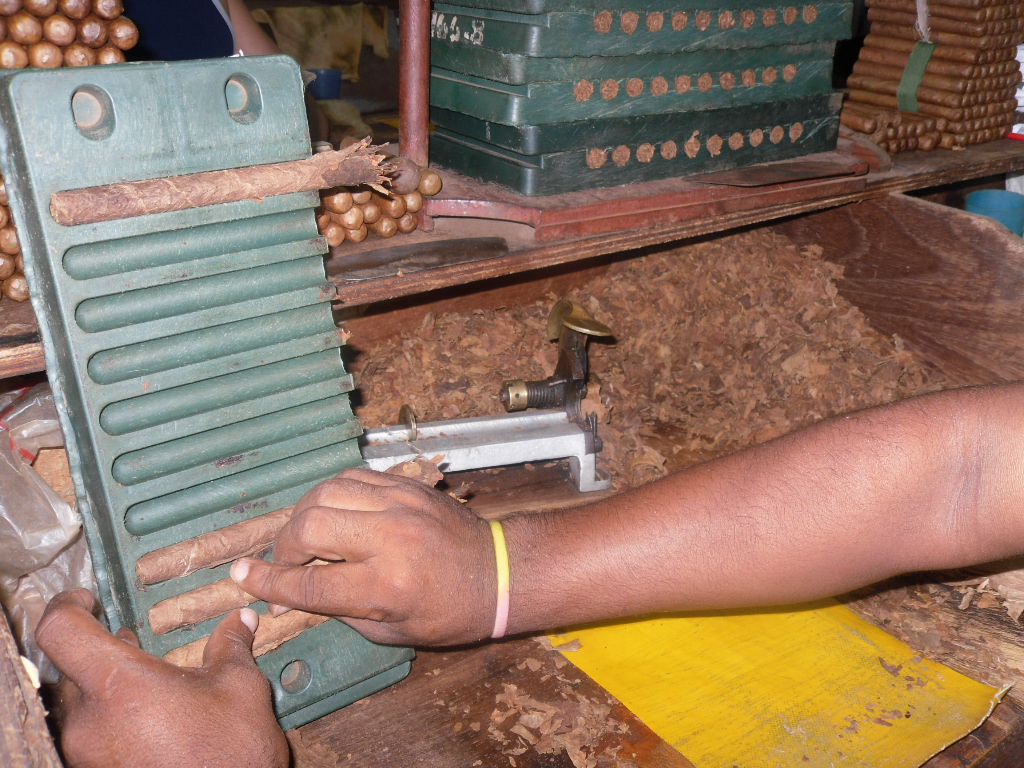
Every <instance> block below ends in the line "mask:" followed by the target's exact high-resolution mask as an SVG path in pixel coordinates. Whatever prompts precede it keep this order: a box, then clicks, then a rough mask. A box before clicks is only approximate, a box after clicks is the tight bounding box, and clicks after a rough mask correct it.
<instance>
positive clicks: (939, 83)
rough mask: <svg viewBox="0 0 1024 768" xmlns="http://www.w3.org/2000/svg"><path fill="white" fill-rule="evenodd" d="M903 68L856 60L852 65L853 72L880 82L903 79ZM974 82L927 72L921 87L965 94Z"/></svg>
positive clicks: (922, 79)
mask: <svg viewBox="0 0 1024 768" xmlns="http://www.w3.org/2000/svg"><path fill="white" fill-rule="evenodd" d="M903 71H904V70H903V68H901V67H892V66H888V65H885V64H876V63H875V62H872V61H864V60H861V59H858V60H857V63H856V64H854V65H853V72H854V74H857V75H863V76H865V77H874V78H878V79H881V80H891V81H895V82H897V83H898V82H899V81H900V80H901V79H902V77H903ZM972 82H974V81H972V80H969V79H967V78H964V77H947V76H946V75H933V74H929V73H928V72H927V70H926V71H925V73H924V76H923V77H922V78H921V85H923V86H925V87H927V88H938V89H940V90H943V91H949V92H950V93H967V91H968V88H969V86H970V84H971V83H972Z"/></svg>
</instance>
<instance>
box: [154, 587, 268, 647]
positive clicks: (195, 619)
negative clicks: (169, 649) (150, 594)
mask: <svg viewBox="0 0 1024 768" xmlns="http://www.w3.org/2000/svg"><path fill="white" fill-rule="evenodd" d="M254 602H256V598H255V597H253V596H252V595H250V594H249V593H248V592H246V591H245V590H243V589H242V588H241V587H239V586H238V585H237V584H235V582H233V581H232V580H231V579H221V580H220V581H215V582H213V583H212V584H207V585H206V586H205V587H200V588H199V589H193V590H192V591H191V592H184V593H182V594H180V595H175V596H174V597H170V598H168V599H166V600H161V601H160V602H159V603H157V604H156V605H154V606H153V607H152V608H150V609H149V627H150V629H152V630H153V634H154V635H164V634H167V633H168V632H170V631H171V630H174V629H178V627H184V626H187V625H189V624H199V623H201V622H203V621H206V620H207V619H213V618H216V617H217V616H223V615H224V614H225V613H227V612H228V611H233V610H235V608H244V607H245V606H247V605H249V604H250V603H254Z"/></svg>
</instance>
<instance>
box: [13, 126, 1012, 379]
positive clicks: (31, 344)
mask: <svg viewBox="0 0 1024 768" xmlns="http://www.w3.org/2000/svg"><path fill="white" fill-rule="evenodd" d="M1021 170H1024V146H1021V144H1020V143H1019V142H1015V141H1010V140H1002V141H996V142H990V143H988V144H981V145H978V146H974V147H970V148H968V149H966V150H964V151H961V152H951V151H938V150H937V151H934V152H906V153H902V154H900V155H898V156H897V157H896V158H895V160H894V165H893V168H892V169H891V170H889V171H886V172H883V173H877V174H871V175H869V176H868V177H867V183H866V186H865V188H864V189H861V190H859V191H847V192H844V193H838V194H830V193H829V192H830V190H829V189H827V188H822V189H819V194H820V195H821V197H818V198H814V199H808V200H801V201H798V202H781V203H779V204H777V205H770V204H769V205H764V206H762V207H760V208H755V209H753V210H748V211H739V212H732V213H726V214H724V215H721V214H719V213H716V212H715V211H714V210H712V211H711V213H710V214H705V215H704V216H701V217H700V218H697V219H691V220H687V221H675V222H660V221H657V220H655V221H650V218H649V217H645V216H642V215H641V214H639V213H637V214H635V216H634V217H633V218H629V217H625V221H624V222H623V226H631V227H633V229H631V230H626V231H621V232H615V233H607V234H599V235H592V236H586V237H581V238H580V239H579V240H574V241H571V242H555V243H549V244H544V245H537V243H536V242H534V241H533V240H532V233H530V234H529V235H528V234H522V233H521V234H520V235H519V239H518V240H515V239H514V238H512V237H509V238H508V239H509V245H510V248H511V249H512V253H510V254H509V255H508V256H506V257H502V258H498V259H491V260H486V261H480V262H476V263H469V264H458V265H452V266H443V267H438V268H437V269H433V270H430V271H427V272H416V273H411V274H397V273H396V274H394V275H392V276H391V277H382V278H380V279H378V280H374V281H372V283H370V284H366V285H358V286H352V287H350V288H348V289H346V290H345V291H342V292H340V293H339V301H340V302H341V304H342V305H343V306H346V307H357V306H364V305H368V304H373V303H377V302H380V301H385V300H389V299H396V298H400V297H404V296H412V295H416V294H421V293H427V292H430V291H436V290H439V289H443V288H450V287H452V286H457V285H467V284H471V283H474V282H478V281H481V280H488V279H491V278H496V277H501V276H505V275H510V274H515V273H518V272H527V271H533V270H541V269H546V268H549V267H554V266H558V265H562V264H568V263H571V262H577V261H583V260H587V259H594V258H595V257H598V256H603V255H607V254H629V253H631V252H638V251H639V249H642V248H645V247H650V246H657V245H660V244H663V243H670V242H674V241H677V240H682V239H686V238H692V237H699V236H702V235H707V234H711V233H715V232H723V231H727V230H729V229H734V228H738V227H743V226H748V225H751V224H758V223H762V222H765V221H772V220H775V219H781V218H783V217H788V216H794V215H798V214H802V213H807V212H810V211H816V210H822V209H826V208H830V207H834V206H839V205H843V204H845V203H850V202H858V201H862V200H867V199H872V198H875V197H881V196H884V195H887V194H890V193H893V192H904V191H907V190H913V189H927V188H932V187H938V186H941V185H944V184H952V183H957V182H962V181H967V180H970V179H976V178H983V177H988V176H994V175H998V174H1003V173H1009V172H1013V171H1021ZM447 183H448V184H449V185H453V184H455V183H456V182H455V180H454V179H450V180H448V181H447ZM652 184H654V185H659V184H671V182H652ZM694 186H696V185H694ZM714 189H715V188H712V190H714ZM499 192H500V191H499ZM663 192H664V191H663V190H662V189H661V188H660V187H657V186H655V187H651V194H652V195H658V194H663ZM832 192H835V190H834V189H833V190H832ZM574 194H577V195H579V196H580V198H579V201H580V202H579V205H580V206H584V205H588V204H594V205H599V204H601V203H603V202H604V201H606V200H608V199H610V198H609V196H610V195H614V194H619V195H621V194H622V192H621V190H618V191H616V190H590V191H587V192H581V193H574ZM704 194H706V195H711V198H709V199H713V198H714V195H715V194H723V193H720V192H717V191H716V192H712V191H711V190H708V189H706V188H705V191H704ZM523 200H524V198H521V197H518V196H515V195H512V194H511V193H504V194H503V195H502V194H498V195H497V196H496V199H494V200H492V201H491V202H490V205H491V206H492V208H493V206H495V205H497V204H500V205H501V206H503V207H504V212H503V213H502V214H501V215H503V216H505V217H506V218H508V219H513V220H515V219H517V217H521V216H522V215H523V213H522V202H523ZM541 203H542V204H544V201H541ZM648 205H649V206H650V205H651V204H650V202H648ZM655 205H656V203H655ZM531 210H532V211H533V213H531V214H529V215H530V216H532V217H533V219H532V223H535V224H536V223H539V222H540V221H541V217H542V215H543V214H544V210H543V209H542V208H535V209H531ZM519 220H522V219H521V218H520V219H519ZM440 221H445V220H443V219H442V220H440ZM502 226H505V227H506V228H507V227H508V226H509V225H502V224H499V223H492V224H488V225H486V226H484V227H482V226H481V222H480V221H478V220H473V219H471V220H468V221H455V220H452V222H451V225H450V226H449V227H448V228H447V230H446V233H447V236H450V237H458V236H467V235H466V234H461V235H460V233H464V232H467V231H468V232H470V233H472V235H474V236H480V235H485V234H489V233H491V232H492V231H494V230H497V229H501V228H502ZM439 228H440V226H439ZM522 229H523V228H520V230H522ZM431 236H432V235H431V234H429V233H423V232H416V233H413V234H412V235H409V236H407V237H408V238H409V240H408V242H416V241H417V240H419V239H429V238H430V237H431ZM347 245H349V244H346V246H347ZM360 245H363V246H365V248H375V247H376V248H379V247H388V245H390V243H388V244H385V245H383V246H382V245H381V244H380V243H376V242H373V241H371V240H367V241H366V242H365V243H362V244H360ZM358 250H359V249H355V248H353V249H347V248H340V249H335V251H334V253H333V254H332V257H331V261H330V264H331V265H334V264H343V262H344V259H345V256H346V254H347V253H353V252H358ZM25 312H27V313H28V318H29V319H28V321H24V320H21V319H19V318H20V317H23V316H24V313H25ZM26 322H27V323H30V324H31V326H32V328H33V330H32V331H29V332H28V334H29V335H28V336H25V335H24V333H25V331H23V330H21V329H19V330H15V331H14V332H12V331H11V328H12V327H14V328H16V329H17V328H18V326H21V325H24V324H26ZM34 328H35V319H34V316H32V315H31V308H30V307H29V306H28V304H27V303H24V304H14V303H12V302H8V301H3V302H0V378H3V377H9V376H15V375H18V374H21V373H28V372H32V371H42V370H43V369H44V367H45V363H44V361H43V356H42V349H41V347H40V346H39V345H38V335H37V332H35V331H34Z"/></svg>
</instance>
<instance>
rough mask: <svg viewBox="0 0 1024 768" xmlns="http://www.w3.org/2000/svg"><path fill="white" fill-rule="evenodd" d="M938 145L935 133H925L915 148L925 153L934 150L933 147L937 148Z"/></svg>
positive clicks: (937, 135) (937, 136)
mask: <svg viewBox="0 0 1024 768" xmlns="http://www.w3.org/2000/svg"><path fill="white" fill-rule="evenodd" d="M938 144H939V134H938V133H937V132H935V133H926V134H924V135H923V136H922V137H921V138H920V139H919V140H918V142H917V148H918V149H923V150H925V151H926V152H930V151H931V150H933V149H935V147H936V146H938Z"/></svg>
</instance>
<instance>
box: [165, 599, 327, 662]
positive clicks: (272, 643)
mask: <svg viewBox="0 0 1024 768" xmlns="http://www.w3.org/2000/svg"><path fill="white" fill-rule="evenodd" d="M328 620H329V618H328V617H327V616H320V615H318V614H315V613H305V612H303V611H289V612H288V613H286V614H283V615H281V616H271V615H269V614H264V615H263V616H260V626H259V628H258V629H257V630H256V639H255V640H254V641H253V644H252V655H253V656H262V655H263V654H265V653H270V652H271V651H273V650H275V649H277V648H279V647H281V646H282V645H284V644H285V643H287V642H288V641H289V640H291V639H292V638H293V637H298V636H299V635H301V634H302V633H303V632H305V631H306V630H307V629H312V628H313V627H315V626H317V625H319V624H323V623H324V622H325V621H328ZM206 640H207V638H205V637H203V638H200V639H199V640H195V641H193V642H191V643H188V644H187V645H183V646H181V647H180V648H175V649H174V650H172V651H170V652H168V653H166V654H165V655H164V659H165V660H167V661H169V662H170V663H171V664H176V665H177V666H179V667H201V666H202V665H203V651H204V650H205V649H206Z"/></svg>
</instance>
